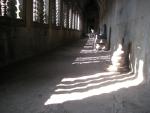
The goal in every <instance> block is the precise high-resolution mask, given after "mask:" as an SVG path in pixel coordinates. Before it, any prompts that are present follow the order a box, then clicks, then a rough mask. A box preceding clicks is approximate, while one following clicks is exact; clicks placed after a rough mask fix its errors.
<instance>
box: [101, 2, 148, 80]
mask: <svg viewBox="0 0 150 113" xmlns="http://www.w3.org/2000/svg"><path fill="white" fill-rule="evenodd" d="M149 4H150V1H149V0H112V1H109V0H107V4H106V13H105V15H104V16H103V18H101V25H103V24H105V23H106V25H107V34H108V37H110V38H111V50H112V51H114V50H116V48H117V46H118V44H119V43H121V40H122V38H124V42H125V44H124V45H125V46H126V47H127V44H128V43H129V42H131V43H132V46H131V64H132V65H133V67H137V68H138V65H135V61H136V59H137V61H139V60H143V61H144V74H145V78H146V79H145V80H147V81H148V80H149V79H147V78H149V77H150V76H149V73H150V69H149V67H150V57H149V54H150V50H149V48H150V38H149V36H150V14H149V11H150V6H149Z"/></svg>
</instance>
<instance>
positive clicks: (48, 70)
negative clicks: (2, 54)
mask: <svg viewBox="0 0 150 113" xmlns="http://www.w3.org/2000/svg"><path fill="white" fill-rule="evenodd" d="M92 43H93V39H82V40H80V41H79V42H77V43H76V44H73V45H71V46H65V47H61V48H59V50H56V51H55V52H52V53H47V54H45V55H41V56H38V57H33V58H31V59H28V60H25V61H22V62H20V63H17V64H15V65H12V66H10V67H7V68H5V69H2V70H1V76H2V77H3V79H1V80H0V81H1V83H0V113H150V108H149V106H150V87H149V86H148V85H145V84H140V85H137V82H138V81H135V80H136V78H137V77H136V76H135V75H133V74H132V73H126V74H125V73H124V74H119V73H113V72H107V71H106V68H107V67H108V65H109V64H110V52H98V53H96V52H95V51H94V50H93V47H92ZM133 81H134V83H135V84H134V85H133V86H132V84H131V83H132V82H133Z"/></svg>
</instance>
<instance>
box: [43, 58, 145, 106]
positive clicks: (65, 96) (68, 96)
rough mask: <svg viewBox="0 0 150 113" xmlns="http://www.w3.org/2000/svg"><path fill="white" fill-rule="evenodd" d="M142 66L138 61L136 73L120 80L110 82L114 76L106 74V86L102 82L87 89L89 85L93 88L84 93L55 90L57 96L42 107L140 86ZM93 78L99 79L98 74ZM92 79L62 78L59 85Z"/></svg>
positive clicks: (124, 75)
mask: <svg viewBox="0 0 150 113" xmlns="http://www.w3.org/2000/svg"><path fill="white" fill-rule="evenodd" d="M143 65H144V62H143V61H142V60H140V61H139V69H138V72H137V73H135V74H133V73H132V72H130V73H127V74H123V75H122V77H121V75H119V76H120V77H121V78H118V79H113V80H111V79H112V77H114V76H115V75H114V74H113V73H112V77H110V76H108V77H107V74H108V73H107V74H106V78H109V77H110V80H107V83H108V84H107V85H105V83H104V82H106V81H105V80H104V81H102V82H101V83H97V84H88V87H89V85H90V87H91V86H93V87H92V88H90V89H88V90H86V91H85V90H83V91H74V89H73V90H72V92H67V91H70V90H68V89H67V87H66V88H65V89H62V90H59V89H56V90H55V93H56V92H57V94H52V95H51V96H50V98H49V99H48V100H47V101H46V102H45V103H44V105H50V104H61V103H64V102H68V101H75V100H82V99H85V98H88V97H92V96H96V95H101V94H105V93H111V92H113V91H117V90H119V89H122V88H129V87H133V86H137V85H139V84H141V83H142V81H143V79H144V78H143ZM103 74H104V73H103ZM100 75H101V76H102V74H100ZM128 75H130V76H128ZM93 76H95V77H100V76H99V74H95V75H93ZM92 78H93V77H92V76H90V75H89V76H85V78H84V77H77V78H64V79H63V80H62V81H61V83H60V84H63V82H66V81H69V80H70V82H74V81H75V80H85V82H86V79H92ZM100 84H101V85H100ZM94 85H96V86H97V87H96V88H94ZM58 86H59V85H58ZM58 86H57V87H58ZM74 88H78V87H74ZM86 88H87V87H86V86H84V87H82V89H86ZM82 89H81V88H80V90H82ZM59 91H60V92H59ZM61 91H66V92H65V93H62V92H61Z"/></svg>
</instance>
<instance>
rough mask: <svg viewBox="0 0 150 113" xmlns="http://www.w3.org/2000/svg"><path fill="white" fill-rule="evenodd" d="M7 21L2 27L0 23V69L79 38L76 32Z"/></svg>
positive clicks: (79, 33) (78, 33) (79, 32)
mask: <svg viewBox="0 0 150 113" xmlns="http://www.w3.org/2000/svg"><path fill="white" fill-rule="evenodd" d="M0 21H1V20H0ZM9 21H11V20H6V21H5V22H6V24H4V25H2V23H1V22H0V25H1V26H0V67H3V66H5V65H7V64H10V63H13V62H16V61H18V60H22V59H25V58H28V57H31V56H35V55H38V54H41V53H44V52H47V51H50V50H52V49H54V48H56V47H59V46H61V45H62V44H68V43H70V42H71V41H74V40H78V39H79V38H80V36H81V31H77V30H71V29H70V30H69V29H63V28H61V29H57V28H52V27H49V25H47V26H44V25H36V24H34V23H32V24H29V22H30V21H27V23H26V24H24V25H17V26H16V25H11V24H9V23H8V22H9Z"/></svg>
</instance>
